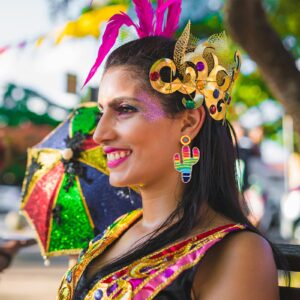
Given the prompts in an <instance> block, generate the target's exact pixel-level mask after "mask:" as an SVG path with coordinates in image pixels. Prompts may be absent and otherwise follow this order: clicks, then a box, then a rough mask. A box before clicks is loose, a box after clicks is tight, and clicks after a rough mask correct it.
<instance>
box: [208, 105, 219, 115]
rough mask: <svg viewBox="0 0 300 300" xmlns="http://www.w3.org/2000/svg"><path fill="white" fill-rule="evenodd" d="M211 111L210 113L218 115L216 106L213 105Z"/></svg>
mask: <svg viewBox="0 0 300 300" xmlns="http://www.w3.org/2000/svg"><path fill="white" fill-rule="evenodd" d="M209 111H210V113H211V114H214V113H216V111H217V108H216V106H215V105H212V106H211V107H210V108H209Z"/></svg>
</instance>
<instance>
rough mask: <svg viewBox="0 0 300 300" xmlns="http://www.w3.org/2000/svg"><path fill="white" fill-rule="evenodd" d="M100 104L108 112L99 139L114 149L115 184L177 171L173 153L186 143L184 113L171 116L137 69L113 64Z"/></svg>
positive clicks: (148, 180) (110, 162)
mask: <svg viewBox="0 0 300 300" xmlns="http://www.w3.org/2000/svg"><path fill="white" fill-rule="evenodd" d="M136 76H138V75H136ZM98 104H99V108H100V111H102V113H103V114H102V117H101V119H100V121H99V123H98V126H97V128H96V131H95V133H94V140H95V141H96V142H97V143H99V144H100V145H101V146H102V147H103V149H104V151H105V152H106V153H107V155H108V156H107V158H108V168H109V170H110V177H109V180H110V184H111V185H113V186H120V187H121V186H131V185H137V184H144V185H151V184H155V183H157V182H158V181H161V180H163V179H166V178H168V176H173V177H174V176H176V175H175V174H176V173H177V171H176V170H175V169H174V164H173V155H174V153H176V152H180V149H181V145H180V142H179V141H180V137H181V134H180V126H181V123H180V119H178V118H176V119H171V118H168V117H167V116H166V114H165V112H164V111H163V108H162V105H161V104H160V102H159V100H158V99H157V98H155V97H154V96H153V95H151V94H150V93H147V92H146V91H145V90H143V88H141V85H140V84H139V82H138V81H137V80H134V75H133V73H132V72H129V71H128V70H126V69H125V68H122V67H118V68H111V69H109V70H107V71H106V72H105V74H104V76H103V78H102V80H101V84H100V89H99V100H98ZM110 151H111V152H110ZM108 152H110V153H108Z"/></svg>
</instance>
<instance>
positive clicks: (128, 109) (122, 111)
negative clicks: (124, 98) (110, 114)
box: [116, 105, 137, 114]
mask: <svg viewBox="0 0 300 300" xmlns="http://www.w3.org/2000/svg"><path fill="white" fill-rule="evenodd" d="M116 111H117V112H119V114H128V113H133V112H136V111H137V109H136V108H135V107H133V106H131V105H123V106H119V107H117V108H116Z"/></svg>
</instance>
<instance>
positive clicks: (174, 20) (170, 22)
mask: <svg viewBox="0 0 300 300" xmlns="http://www.w3.org/2000/svg"><path fill="white" fill-rule="evenodd" d="M181 2H182V1H181V0H177V1H175V2H174V3H172V4H171V5H170V6H169V9H168V16H167V22H166V26H165V28H164V31H163V32H162V35H163V36H166V37H173V35H174V33H175V32H176V30H177V29H178V26H179V17H180V14H181Z"/></svg>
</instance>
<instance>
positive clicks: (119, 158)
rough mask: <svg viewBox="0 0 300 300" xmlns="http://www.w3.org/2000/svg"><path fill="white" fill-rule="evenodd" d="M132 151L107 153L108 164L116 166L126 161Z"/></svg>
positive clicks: (110, 166)
mask: <svg viewBox="0 0 300 300" xmlns="http://www.w3.org/2000/svg"><path fill="white" fill-rule="evenodd" d="M131 152H132V151H130V150H127V151H114V152H110V153H107V166H108V167H109V168H114V167H116V166H118V165H119V164H121V163H122V162H123V161H125V160H126V159H127V158H128V157H129V156H130V154H131Z"/></svg>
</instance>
